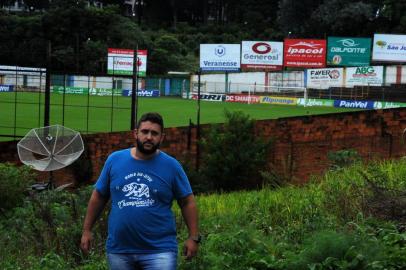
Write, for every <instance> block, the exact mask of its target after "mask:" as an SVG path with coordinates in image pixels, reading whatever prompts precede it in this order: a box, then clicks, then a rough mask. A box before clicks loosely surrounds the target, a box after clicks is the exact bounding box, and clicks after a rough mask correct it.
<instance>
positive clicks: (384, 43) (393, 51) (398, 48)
mask: <svg viewBox="0 0 406 270" xmlns="http://www.w3.org/2000/svg"><path fill="white" fill-rule="evenodd" d="M373 44H374V45H373V47H372V61H380V62H385V61H386V62H389V61H390V62H406V35H387V34H374V43H373Z"/></svg>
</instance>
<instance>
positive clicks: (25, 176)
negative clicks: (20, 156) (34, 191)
mask: <svg viewBox="0 0 406 270" xmlns="http://www.w3.org/2000/svg"><path fill="white" fill-rule="evenodd" d="M34 179H35V173H34V172H33V171H32V170H31V168H30V167H28V166H20V167H18V166H16V165H13V164H11V163H0V194H1V200H0V211H1V212H4V211H7V210H10V209H12V208H14V207H17V206H20V205H21V204H22V203H23V200H24V197H26V195H27V188H28V187H29V186H30V184H32V183H33V182H34Z"/></svg>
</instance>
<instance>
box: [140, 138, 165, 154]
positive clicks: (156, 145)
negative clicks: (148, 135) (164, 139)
mask: <svg viewBox="0 0 406 270" xmlns="http://www.w3.org/2000/svg"><path fill="white" fill-rule="evenodd" d="M150 144H152V145H153V146H152V147H151V148H150V149H145V147H144V144H143V143H142V142H141V141H140V140H138V139H137V150H138V151H140V152H141V153H143V154H144V155H151V154H153V153H155V152H156V150H158V148H159V146H160V143H157V144H153V143H150Z"/></svg>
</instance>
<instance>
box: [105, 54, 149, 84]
mask: <svg viewBox="0 0 406 270" xmlns="http://www.w3.org/2000/svg"><path fill="white" fill-rule="evenodd" d="M107 58H108V60H107V74H110V75H133V66H134V50H128V49H115V48H109V49H108V56H107ZM137 71H138V72H137V74H138V76H141V77H145V76H146V73H147V51H146V50H137Z"/></svg>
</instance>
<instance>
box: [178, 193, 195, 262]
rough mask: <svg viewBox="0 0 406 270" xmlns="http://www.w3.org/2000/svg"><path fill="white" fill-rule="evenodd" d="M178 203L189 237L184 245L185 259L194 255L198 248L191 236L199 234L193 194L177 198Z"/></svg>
mask: <svg viewBox="0 0 406 270" xmlns="http://www.w3.org/2000/svg"><path fill="white" fill-rule="evenodd" d="M178 204H179V207H180V209H181V211H182V216H183V219H184V220H185V223H186V226H187V228H188V232H189V237H188V239H186V241H185V245H184V255H185V256H186V258H187V259H191V258H192V257H194V256H196V254H197V250H198V248H199V247H198V243H197V242H196V241H194V240H193V238H196V237H198V235H199V227H198V214H197V207H196V202H195V198H194V196H193V194H191V195H188V196H186V197H184V198H182V199H180V200H178Z"/></svg>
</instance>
